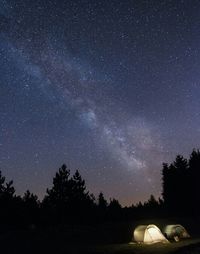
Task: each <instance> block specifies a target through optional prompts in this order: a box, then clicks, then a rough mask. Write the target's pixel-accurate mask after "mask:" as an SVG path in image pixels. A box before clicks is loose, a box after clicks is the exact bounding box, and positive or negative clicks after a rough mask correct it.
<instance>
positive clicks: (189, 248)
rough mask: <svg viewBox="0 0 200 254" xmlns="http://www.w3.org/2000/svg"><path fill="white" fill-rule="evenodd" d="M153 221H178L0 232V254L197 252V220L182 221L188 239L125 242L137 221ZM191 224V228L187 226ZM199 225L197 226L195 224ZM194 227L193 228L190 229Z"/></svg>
mask: <svg viewBox="0 0 200 254" xmlns="http://www.w3.org/2000/svg"><path fill="white" fill-rule="evenodd" d="M149 223H155V224H156V225H157V226H159V227H160V228H162V225H164V224H167V223H181V221H177V220H175V221H173V220H170V221H169V222H168V221H163V220H160V221H158V220H157V221H155V220H152V221H137V222H125V223H107V224H103V225H101V224H100V225H98V226H97V225H94V226H80V225H79V226H65V227H61V228H49V229H41V228H40V229H39V228H36V229H35V230H30V229H27V230H15V231H14V230H8V231H7V232H6V231H3V230H2V231H0V253H3V254H11V253H12V254H15V253H16V254H18V253H20V254H24V253H26V254H33V253H37V254H39V253H47V254H50V253H55V254H61V253H63V254H64V253H66V254H79V253H80V254H115V253H116V254H145V253H147V254H150V253H155V254H158V253H159V254H161V253H163V254H170V253H174V254H197V253H200V238H199V237H198V235H199V234H198V233H199V232H198V230H197V229H198V228H199V225H198V223H194V224H192V223H193V222H192V221H188V225H187V221H186V220H185V223H183V225H184V226H185V227H186V228H187V229H189V230H188V231H189V233H190V234H191V236H192V237H191V239H188V240H184V241H180V242H177V243H175V242H173V243H167V244H153V245H144V244H128V243H129V242H130V241H131V239H132V234H133V229H134V227H135V226H137V225H138V224H149ZM190 226H191V227H190ZM197 226H198V227H197ZM192 229H193V231H192Z"/></svg>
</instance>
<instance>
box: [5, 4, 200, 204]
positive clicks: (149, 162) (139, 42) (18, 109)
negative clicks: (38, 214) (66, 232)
mask: <svg viewBox="0 0 200 254" xmlns="http://www.w3.org/2000/svg"><path fill="white" fill-rule="evenodd" d="M199 14H200V2H199V1H197V0H192V1H186V0H177V1H176V0H173V1H171V0H168V1H142V0H138V1H136V0H135V1H128V0H124V1H118V0H116V1H112V0H111V1H110V0H109V1H107V0H105V1H102V0H99V1H92V0H90V1H88V0H86V1H80V0H73V1H71V0H68V1H56V0H54V1H47V0H46V1H44V0H40V1H38V0H34V1H32V0H28V1H20V0H18V1H17V0H16V1H14V0H3V1H1V2H0V168H1V170H2V171H3V174H4V175H6V177H7V178H8V179H10V178H11V179H14V184H15V186H16V189H17V192H18V193H19V194H22V193H23V192H24V191H25V190H26V189H27V188H29V189H30V190H31V191H33V192H35V193H37V194H38V195H39V196H40V197H43V195H44V193H45V190H46V188H47V187H49V186H50V185H51V182H52V177H53V175H54V174H55V171H56V170H57V169H58V167H59V166H61V165H62V163H66V164H67V165H68V166H69V167H70V168H71V169H72V173H73V172H74V170H75V169H77V168H78V169H79V170H80V173H81V174H82V176H83V177H84V178H85V180H86V183H87V186H88V189H89V190H90V191H91V192H93V193H94V194H97V193H99V192H100V191H103V192H104V193H105V196H106V197H107V198H109V197H115V198H117V199H119V201H120V202H121V203H122V204H124V205H125V204H131V203H135V202H138V201H139V200H142V201H144V200H146V199H148V197H149V196H150V194H154V195H155V196H156V197H158V196H160V193H161V169H162V162H171V161H172V160H173V159H174V158H175V156H176V155H177V154H183V155H185V156H188V155H189V153H190V152H191V151H192V149H193V148H198V147H199V140H200V127H199V126H200V117H199V108H200V99H199V98H200V86H199V80H200V46H199V45H200V15H199Z"/></svg>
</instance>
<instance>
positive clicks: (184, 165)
mask: <svg viewBox="0 0 200 254" xmlns="http://www.w3.org/2000/svg"><path fill="white" fill-rule="evenodd" d="M162 175H163V177H162V185H163V193H162V196H163V200H164V206H165V209H166V210H167V211H168V212H169V213H170V214H172V215H178V214H179V215H180V214H181V215H195V214H196V215H197V214H198V213H199V204H200V198H199V195H198V192H199V177H200V152H199V150H193V152H192V153H191V155H190V158H189V160H187V159H185V158H183V156H180V155H178V156H177V157H176V159H175V161H174V162H173V163H172V164H170V165H168V164H163V170H162Z"/></svg>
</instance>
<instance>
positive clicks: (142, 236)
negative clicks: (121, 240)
mask: <svg viewBox="0 0 200 254" xmlns="http://www.w3.org/2000/svg"><path fill="white" fill-rule="evenodd" d="M133 238H134V239H133V240H134V241H136V242H138V243H147V244H149V243H157V242H165V243H166V242H168V240H167V239H166V238H165V237H164V235H163V234H162V232H161V231H160V229H159V228H158V227H157V226H156V225H153V224H150V225H140V226H138V227H136V229H135V230H134V233H133Z"/></svg>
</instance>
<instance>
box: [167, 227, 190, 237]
mask: <svg viewBox="0 0 200 254" xmlns="http://www.w3.org/2000/svg"><path fill="white" fill-rule="evenodd" d="M163 233H164V234H165V235H166V237H167V238H169V239H170V238H171V239H172V238H174V237H179V238H180V239H183V238H189V237H190V235H189V234H188V232H187V231H186V229H185V228H184V227H183V226H182V225H180V224H175V225H167V226H166V227H165V228H164V230H163Z"/></svg>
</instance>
